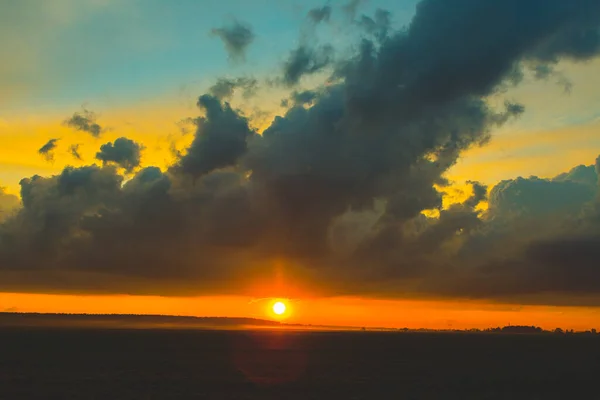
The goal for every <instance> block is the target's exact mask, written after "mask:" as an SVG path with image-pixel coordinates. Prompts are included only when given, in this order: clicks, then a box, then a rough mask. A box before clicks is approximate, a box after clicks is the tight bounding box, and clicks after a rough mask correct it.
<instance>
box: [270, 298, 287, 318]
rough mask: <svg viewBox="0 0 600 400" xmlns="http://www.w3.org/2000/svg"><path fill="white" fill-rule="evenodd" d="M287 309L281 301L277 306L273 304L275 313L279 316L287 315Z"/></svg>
mask: <svg viewBox="0 0 600 400" xmlns="http://www.w3.org/2000/svg"><path fill="white" fill-rule="evenodd" d="M285 309H286V306H285V304H284V303H282V302H281V301H278V302H276V303H275V304H273V312H274V313H275V314H277V315H283V313H285Z"/></svg>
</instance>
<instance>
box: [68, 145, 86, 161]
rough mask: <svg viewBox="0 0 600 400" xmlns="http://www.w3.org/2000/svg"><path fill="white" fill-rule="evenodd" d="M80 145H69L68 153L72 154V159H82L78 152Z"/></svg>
mask: <svg viewBox="0 0 600 400" xmlns="http://www.w3.org/2000/svg"><path fill="white" fill-rule="evenodd" d="M80 146H81V145H80V144H73V145H71V146H70V147H69V153H71V155H72V156H73V158H74V159H76V160H78V161H82V160H83V158H82V157H81V154H80V153H79V147H80Z"/></svg>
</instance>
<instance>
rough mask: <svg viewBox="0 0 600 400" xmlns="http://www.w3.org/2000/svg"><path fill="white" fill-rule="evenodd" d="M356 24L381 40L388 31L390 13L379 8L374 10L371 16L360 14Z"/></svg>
mask: <svg viewBox="0 0 600 400" xmlns="http://www.w3.org/2000/svg"><path fill="white" fill-rule="evenodd" d="M356 24H357V25H358V26H359V27H361V28H362V29H364V31H365V32H366V33H367V34H369V35H373V36H374V37H375V38H377V39H379V40H383V39H384V38H385V37H387V34H388V31H389V30H390V26H391V13H390V12H389V11H386V10H382V9H380V8H379V9H377V10H376V11H375V16H374V17H373V18H371V17H369V16H367V15H362V16H361V18H360V19H359V20H358V21H357V22H356Z"/></svg>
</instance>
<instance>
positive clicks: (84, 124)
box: [64, 109, 105, 138]
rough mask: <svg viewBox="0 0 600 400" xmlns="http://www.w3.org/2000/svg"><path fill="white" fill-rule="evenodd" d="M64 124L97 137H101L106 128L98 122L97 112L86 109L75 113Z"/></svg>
mask: <svg viewBox="0 0 600 400" xmlns="http://www.w3.org/2000/svg"><path fill="white" fill-rule="evenodd" d="M64 125H66V126H68V127H70V128H73V129H75V130H78V131H82V132H87V133H89V134H90V135H92V136H93V137H95V138H98V137H100V135H101V134H102V132H104V130H105V129H104V128H102V127H101V126H100V125H99V124H98V123H96V114H95V113H93V112H92V111H89V110H86V109H84V110H83V111H82V112H76V113H74V114H73V116H72V117H71V118H69V119H67V120H65V121H64Z"/></svg>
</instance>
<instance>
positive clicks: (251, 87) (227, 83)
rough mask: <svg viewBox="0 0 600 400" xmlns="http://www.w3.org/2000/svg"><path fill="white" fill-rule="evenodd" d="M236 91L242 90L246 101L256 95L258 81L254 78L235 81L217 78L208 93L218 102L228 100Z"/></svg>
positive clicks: (242, 78)
mask: <svg viewBox="0 0 600 400" xmlns="http://www.w3.org/2000/svg"><path fill="white" fill-rule="evenodd" d="M236 89H242V96H243V97H244V98H245V99H248V98H250V97H252V96H254V95H255V94H256V90H257V89H258V81H257V80H256V79H254V78H246V77H240V78H235V79H228V78H219V79H218V80H217V82H216V83H215V84H214V85H212V86H211V87H210V88H209V89H208V91H209V92H210V94H212V95H213V96H214V97H216V98H217V99H219V100H229V99H231V98H232V97H233V94H234V92H235V91H236Z"/></svg>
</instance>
